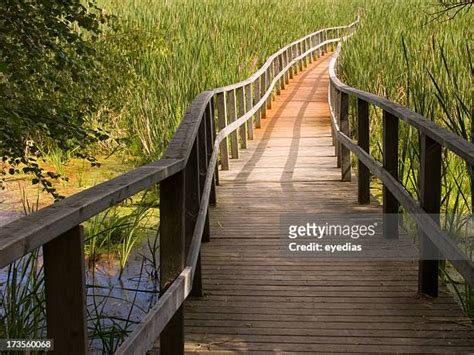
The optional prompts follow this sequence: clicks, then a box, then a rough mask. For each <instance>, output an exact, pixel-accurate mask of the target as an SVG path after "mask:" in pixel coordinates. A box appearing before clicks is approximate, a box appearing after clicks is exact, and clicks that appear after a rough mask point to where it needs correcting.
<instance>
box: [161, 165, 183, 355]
mask: <svg viewBox="0 0 474 355" xmlns="http://www.w3.org/2000/svg"><path fill="white" fill-rule="evenodd" d="M185 183H186V181H185V176H184V172H179V173H177V174H176V175H174V176H171V177H169V178H168V179H166V180H164V181H162V182H161V184H160V294H161V295H163V294H165V295H166V291H167V289H168V288H169V287H170V285H171V284H172V282H173V281H174V280H175V279H176V278H177V277H178V275H179V274H180V273H181V271H182V270H183V269H184V262H185V245H186V242H185V233H186V229H185V223H186V220H185V210H186V203H185V186H186V185H185ZM160 349H161V351H162V352H163V353H165V354H183V353H184V313H183V308H182V307H180V308H179V309H178V311H177V312H176V313H174V315H173V316H172V317H171V318H170V320H169V322H168V323H167V325H166V327H165V328H164V329H163V330H162V332H161V335H160Z"/></svg>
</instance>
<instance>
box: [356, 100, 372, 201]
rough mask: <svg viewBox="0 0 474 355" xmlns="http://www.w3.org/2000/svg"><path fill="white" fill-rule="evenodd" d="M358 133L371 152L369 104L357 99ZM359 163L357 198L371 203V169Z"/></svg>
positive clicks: (359, 141)
mask: <svg viewBox="0 0 474 355" xmlns="http://www.w3.org/2000/svg"><path fill="white" fill-rule="evenodd" d="M357 135H358V144H359V147H361V148H362V149H363V150H364V151H366V152H367V153H369V137H370V132H369V104H368V103H367V101H364V100H362V99H357ZM357 163H358V168H357V171H358V174H359V176H358V179H357V198H358V201H359V203H360V204H361V205H365V204H368V203H370V170H369V169H368V168H367V167H366V166H365V165H364V164H363V163H362V162H361V161H360V159H358V160H357Z"/></svg>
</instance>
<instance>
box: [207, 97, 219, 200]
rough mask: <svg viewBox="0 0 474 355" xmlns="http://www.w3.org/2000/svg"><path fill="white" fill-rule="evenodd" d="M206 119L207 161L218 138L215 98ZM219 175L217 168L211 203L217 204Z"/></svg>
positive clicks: (213, 180) (212, 184) (212, 185)
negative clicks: (215, 127)
mask: <svg viewBox="0 0 474 355" xmlns="http://www.w3.org/2000/svg"><path fill="white" fill-rule="evenodd" d="M204 121H205V123H206V152H207V162H208V163H209V161H210V160H211V155H212V150H213V149H214V141H215V139H216V130H215V129H214V123H215V120H214V104H213V100H211V101H210V102H209V105H207V107H206V113H205V116H204ZM218 177H219V169H217V165H216V169H215V173H214V176H213V177H212V183H211V192H210V194H209V204H210V205H211V206H215V205H216V202H217V196H216V183H217V179H218Z"/></svg>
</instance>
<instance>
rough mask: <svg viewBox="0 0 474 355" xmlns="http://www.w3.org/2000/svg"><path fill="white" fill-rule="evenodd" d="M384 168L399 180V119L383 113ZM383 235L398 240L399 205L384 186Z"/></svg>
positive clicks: (385, 112)
mask: <svg viewBox="0 0 474 355" xmlns="http://www.w3.org/2000/svg"><path fill="white" fill-rule="evenodd" d="M383 167H384V169H385V170H387V171H388V173H389V174H390V175H392V176H393V177H394V178H395V179H396V180H398V118H397V117H395V116H393V115H392V114H391V113H389V112H387V111H385V110H384V111H383ZM382 195H383V217H384V218H383V233H384V237H385V238H398V207H399V203H398V201H397V199H396V198H395V196H393V195H392V193H391V192H390V190H389V189H388V188H387V187H386V186H385V185H384V186H383V194H382Z"/></svg>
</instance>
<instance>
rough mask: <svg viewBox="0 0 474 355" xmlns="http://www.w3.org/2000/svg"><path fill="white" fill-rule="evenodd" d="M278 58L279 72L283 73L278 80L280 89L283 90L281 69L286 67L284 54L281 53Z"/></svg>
mask: <svg viewBox="0 0 474 355" xmlns="http://www.w3.org/2000/svg"><path fill="white" fill-rule="evenodd" d="M278 57H279V58H280V72H282V73H283V76H282V77H281V78H280V89H281V90H285V73H284V72H283V69H284V68H285V66H286V63H285V54H284V53H281V54H280V55H279V56H278Z"/></svg>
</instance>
